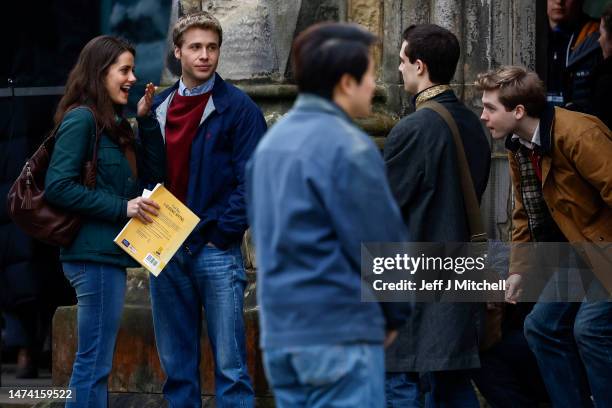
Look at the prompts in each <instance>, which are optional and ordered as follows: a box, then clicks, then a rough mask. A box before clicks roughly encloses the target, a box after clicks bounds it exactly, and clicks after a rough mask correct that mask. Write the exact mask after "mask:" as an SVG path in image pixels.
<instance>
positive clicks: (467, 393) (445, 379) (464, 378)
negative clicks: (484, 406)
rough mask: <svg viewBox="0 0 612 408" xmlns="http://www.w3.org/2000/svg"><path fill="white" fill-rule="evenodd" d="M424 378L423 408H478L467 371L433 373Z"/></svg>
mask: <svg viewBox="0 0 612 408" xmlns="http://www.w3.org/2000/svg"><path fill="white" fill-rule="evenodd" d="M426 376H427V378H428V381H429V392H428V393H427V394H426V395H425V408H480V403H479V402H478V398H477V397H476V391H474V387H473V386H472V382H471V378H472V376H471V373H470V371H469V370H454V371H434V372H431V373H427V374H426Z"/></svg>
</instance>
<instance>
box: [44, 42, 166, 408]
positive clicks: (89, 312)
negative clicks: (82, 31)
mask: <svg viewBox="0 0 612 408" xmlns="http://www.w3.org/2000/svg"><path fill="white" fill-rule="evenodd" d="M134 57H135V51H134V49H133V48H132V46H131V45H130V44H128V43H127V42H126V41H124V40H122V39H119V38H116V37H111V36H100V37H96V38H94V39H92V40H91V41H89V43H87V45H85V47H84V48H83V50H82V51H81V53H80V55H79V59H78V61H77V63H76V65H75V66H74V68H73V69H72V71H71V72H70V75H69V77H68V81H67V84H66V93H65V95H64V96H63V98H62V99H61V101H60V103H59V106H58V108H57V113H56V115H55V122H56V126H58V127H59V129H58V131H57V136H56V138H57V141H56V143H55V147H54V150H53V154H52V157H51V163H50V165H49V169H48V172H47V178H46V182H45V197H46V199H47V200H48V201H49V202H50V203H52V204H54V205H56V206H58V207H62V208H65V209H68V210H70V211H74V212H75V213H78V214H80V215H82V216H83V225H82V227H81V229H80V231H79V233H78V234H77V236H76V238H75V239H74V241H73V242H72V244H70V245H69V246H67V247H64V248H61V250H60V260H61V262H62V267H63V270H64V275H65V276H66V278H67V279H68V280H69V281H70V284H71V285H72V286H73V287H74V289H75V290H76V294H77V299H78V306H77V325H78V350H77V354H76V358H75V362H74V366H73V370H72V377H71V379H70V387H71V388H73V389H74V390H75V394H76V395H73V397H76V400H75V398H73V399H72V401H71V402H69V403H67V404H66V405H67V406H69V407H106V406H107V399H108V395H107V393H108V392H107V382H108V375H109V373H110V371H111V367H112V360H113V350H114V347H115V339H116V337H117V331H118V329H119V323H120V318H121V311H122V309H123V300H124V294H125V287H126V272H125V268H126V267H129V266H136V264H135V263H134V262H133V261H132V259H131V258H130V257H129V256H127V255H126V254H125V253H124V252H123V251H122V250H121V249H120V248H119V247H118V246H117V245H116V244H115V243H114V242H113V239H114V238H115V236H116V235H117V234H118V233H119V231H120V230H121V228H122V227H123V226H124V224H125V223H126V221H127V220H128V218H139V219H140V220H141V221H143V222H151V216H155V215H156V214H157V209H158V208H159V207H158V206H157V204H155V203H154V202H153V201H152V200H150V199H147V198H142V197H139V196H140V193H141V191H142V187H143V186H145V185H147V184H148V183H151V184H152V183H155V182H160V181H162V179H163V177H164V169H165V165H164V160H165V159H164V156H165V148H164V142H163V139H162V135H161V131H160V129H159V126H158V124H157V121H156V120H154V119H153V118H151V117H150V116H149V111H150V108H151V104H152V99H153V93H154V92H155V87H154V86H153V84H148V85H147V88H146V90H145V94H144V96H143V97H142V98H141V99H140V101H139V102H138V107H137V121H138V129H139V137H136V136H135V135H134V133H133V131H132V128H131V126H130V124H129V123H128V122H127V120H126V119H125V118H124V117H123V116H122V108H123V106H124V105H126V104H127V101H128V95H129V91H130V88H131V87H132V86H133V85H134V83H135V82H136V77H135V76H134ZM96 134H99V143H98V150H97V169H96V184H95V188H93V189H89V188H87V187H85V186H84V185H83V184H81V170H82V168H83V165H84V163H85V162H86V161H88V160H91V159H92V158H93V157H94V152H93V150H94V146H96V144H95V140H96Z"/></svg>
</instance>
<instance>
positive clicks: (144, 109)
mask: <svg viewBox="0 0 612 408" xmlns="http://www.w3.org/2000/svg"><path fill="white" fill-rule="evenodd" d="M156 89H157V87H156V86H155V85H153V83H151V82H149V83H148V84H147V86H146V88H145V93H144V95H143V97H142V98H140V100H139V101H138V106H137V108H136V115H137V116H138V117H139V118H141V117H144V116H147V115H148V114H149V112H150V111H151V105H153V95H154V94H155V90H156Z"/></svg>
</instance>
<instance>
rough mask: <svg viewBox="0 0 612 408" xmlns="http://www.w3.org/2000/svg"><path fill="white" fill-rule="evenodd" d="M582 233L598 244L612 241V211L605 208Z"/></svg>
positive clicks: (601, 244)
mask: <svg viewBox="0 0 612 408" xmlns="http://www.w3.org/2000/svg"><path fill="white" fill-rule="evenodd" d="M582 234H583V235H584V236H585V237H586V239H587V240H589V241H590V242H592V243H594V244H596V245H598V246H606V244H609V243H610V242H612V211H611V210H608V209H604V210H603V211H602V213H601V214H600V215H599V217H597V218H596V219H595V220H594V221H593V222H592V223H591V224H590V225H589V226H587V227H585V228H583V229H582Z"/></svg>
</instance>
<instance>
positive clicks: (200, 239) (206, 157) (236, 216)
mask: <svg viewBox="0 0 612 408" xmlns="http://www.w3.org/2000/svg"><path fill="white" fill-rule="evenodd" d="M216 75H217V77H216V79H215V85H214V87H213V89H212V96H211V98H210V99H209V100H208V103H207V105H206V107H205V108H204V113H203V114H202V119H201V120H200V126H199V127H198V132H197V135H196V136H195V138H194V139H193V142H192V144H191V156H190V159H189V185H188V190H187V206H188V207H189V208H190V209H191V210H192V211H193V212H194V213H195V214H196V215H197V216H198V217H200V223H199V224H198V226H197V227H196V229H195V230H194V232H193V233H192V234H191V235H190V236H189V238H188V239H187V242H186V245H187V246H188V247H189V248H190V249H191V250H192V251H194V250H197V249H198V248H200V247H201V246H202V245H205V244H206V243H208V242H212V243H213V244H214V245H215V246H216V247H218V248H221V249H225V248H227V247H228V246H230V245H232V244H236V243H239V242H240V241H241V240H242V236H243V235H244V232H245V231H246V229H247V228H248V222H247V215H246V204H245V199H244V195H245V192H244V166H245V164H246V162H247V160H248V159H249V158H250V157H251V154H252V153H253V151H254V149H255V146H257V143H258V142H259V139H260V138H261V137H262V136H263V134H264V133H265V131H266V129H267V126H266V122H265V120H264V117H263V115H262V113H261V110H260V109H259V107H257V105H255V103H253V101H252V100H251V99H250V98H249V97H248V96H247V95H246V94H245V93H244V92H242V91H241V90H239V89H238V88H236V87H235V86H233V85H231V84H229V83H227V82H225V81H224V80H223V79H222V78H221V76H220V75H219V74H216ZM177 90H178V82H177V83H175V84H174V85H173V86H172V87H170V88H168V89H166V90H165V91H163V92H162V93H160V94H159V95H158V96H157V97H156V98H155V100H154V101H153V110H154V111H155V115H156V117H157V120H158V122H159V124H160V128H161V129H162V134H164V138H165V127H166V114H167V111H168V107H169V106H170V101H171V100H172V97H173V96H174V93H175V92H177ZM168 160H172V158H171V157H169V158H168Z"/></svg>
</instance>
